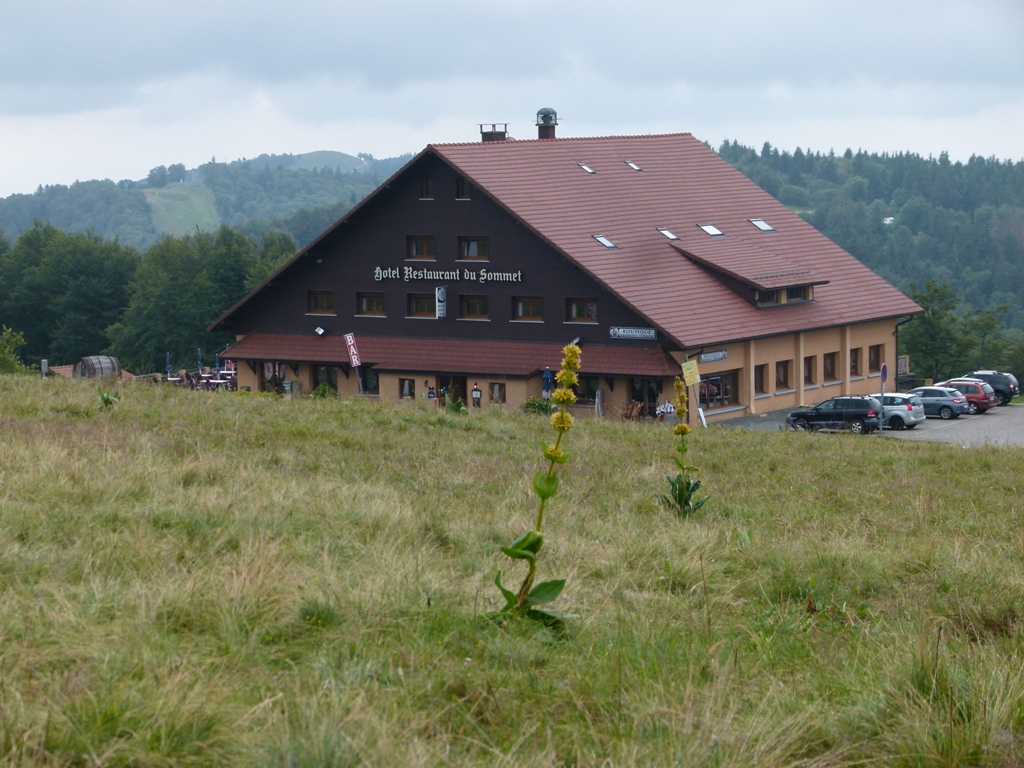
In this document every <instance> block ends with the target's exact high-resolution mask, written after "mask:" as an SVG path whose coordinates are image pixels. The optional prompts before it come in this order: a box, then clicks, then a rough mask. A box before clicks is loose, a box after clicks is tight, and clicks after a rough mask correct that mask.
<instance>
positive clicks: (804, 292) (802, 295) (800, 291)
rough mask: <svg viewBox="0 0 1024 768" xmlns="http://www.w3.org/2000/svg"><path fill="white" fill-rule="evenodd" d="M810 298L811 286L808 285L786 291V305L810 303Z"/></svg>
mask: <svg viewBox="0 0 1024 768" xmlns="http://www.w3.org/2000/svg"><path fill="white" fill-rule="evenodd" d="M811 296H812V294H811V286H809V285H801V286H799V287H797V288H787V289H786V303H787V304H797V303H799V302H801V301H810V300H811Z"/></svg>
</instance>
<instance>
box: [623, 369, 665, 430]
mask: <svg viewBox="0 0 1024 768" xmlns="http://www.w3.org/2000/svg"><path fill="white" fill-rule="evenodd" d="M660 396H661V381H660V380H659V379H644V378H640V377H638V376H635V377H633V379H632V389H631V393H630V398H631V399H632V400H633V401H635V402H637V403H640V412H639V413H638V414H637V415H638V416H646V417H647V418H650V419H653V418H654V412H655V411H656V410H657V408H658V398H659V397H660Z"/></svg>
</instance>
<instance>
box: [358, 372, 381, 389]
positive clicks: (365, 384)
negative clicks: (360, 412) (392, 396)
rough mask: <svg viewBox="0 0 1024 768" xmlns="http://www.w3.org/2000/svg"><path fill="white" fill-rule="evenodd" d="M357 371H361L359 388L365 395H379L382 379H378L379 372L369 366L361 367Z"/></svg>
mask: <svg viewBox="0 0 1024 768" xmlns="http://www.w3.org/2000/svg"><path fill="white" fill-rule="evenodd" d="M357 370H358V371H359V386H360V389H361V390H362V392H363V394H364V395H379V394H380V379H379V378H378V377H377V371H375V370H374V369H373V368H371V367H370V366H368V365H361V366H359V368H358V369H357Z"/></svg>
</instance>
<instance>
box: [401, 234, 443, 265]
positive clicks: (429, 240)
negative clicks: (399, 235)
mask: <svg viewBox="0 0 1024 768" xmlns="http://www.w3.org/2000/svg"><path fill="white" fill-rule="evenodd" d="M405 246H406V247H405V257H406V258H407V259H429V260H433V259H436V258H437V247H436V246H435V244H434V238H433V237H429V236H426V235H410V236H409V237H407V238H405Z"/></svg>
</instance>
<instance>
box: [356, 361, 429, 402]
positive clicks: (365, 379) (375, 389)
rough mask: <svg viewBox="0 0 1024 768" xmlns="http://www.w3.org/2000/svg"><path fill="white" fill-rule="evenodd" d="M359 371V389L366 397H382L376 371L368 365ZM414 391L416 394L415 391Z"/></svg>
mask: <svg viewBox="0 0 1024 768" xmlns="http://www.w3.org/2000/svg"><path fill="white" fill-rule="evenodd" d="M357 370H358V371H359V388H360V390H361V391H362V393H363V394H364V395H380V378H379V377H378V376H377V371H376V369H374V368H371V367H370V366H368V365H360V366H359V368H358V369H357ZM406 381H412V379H406ZM413 391H414V393H415V390H413ZM399 392H401V389H399Z"/></svg>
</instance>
